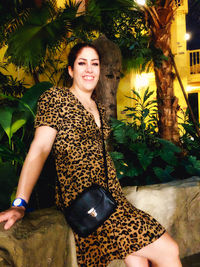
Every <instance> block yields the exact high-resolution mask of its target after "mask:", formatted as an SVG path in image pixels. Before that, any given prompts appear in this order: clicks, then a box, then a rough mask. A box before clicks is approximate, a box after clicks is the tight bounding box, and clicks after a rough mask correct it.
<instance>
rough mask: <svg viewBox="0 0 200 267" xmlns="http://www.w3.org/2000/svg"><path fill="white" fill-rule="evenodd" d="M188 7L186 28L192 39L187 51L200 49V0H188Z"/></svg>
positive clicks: (188, 42) (188, 43)
mask: <svg viewBox="0 0 200 267" xmlns="http://www.w3.org/2000/svg"><path fill="white" fill-rule="evenodd" d="M188 7H189V10H188V15H187V17H186V25H187V26H186V27H187V32H188V33H191V39H190V40H189V41H187V49H188V50H194V49H200V0H188Z"/></svg>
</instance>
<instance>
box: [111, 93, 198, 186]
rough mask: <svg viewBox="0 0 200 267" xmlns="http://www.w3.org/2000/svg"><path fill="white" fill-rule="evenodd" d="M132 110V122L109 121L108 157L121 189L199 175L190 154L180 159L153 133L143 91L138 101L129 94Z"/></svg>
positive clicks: (152, 108)
mask: <svg viewBox="0 0 200 267" xmlns="http://www.w3.org/2000/svg"><path fill="white" fill-rule="evenodd" d="M133 93H134V97H132V99H134V100H135V102H136V104H135V107H126V109H125V111H126V112H131V113H129V114H127V115H128V117H131V118H132V122H123V121H119V120H116V119H112V120H111V125H112V135H111V140H110V142H111V145H112V148H113V151H112V152H111V157H112V158H113V161H114V163H115V166H116V169H117V176H118V178H119V179H120V181H121V183H122V185H145V184H152V183H163V182H169V181H172V180H175V179H184V178H187V177H189V176H192V175H200V161H199V160H197V158H196V157H195V156H193V155H191V154H188V155H186V156H185V155H183V154H182V153H181V149H180V148H179V147H177V146H176V145H174V144H173V143H171V142H169V141H167V140H164V139H161V138H159V136H158V133H157V131H156V125H157V117H156V116H155V105H156V103H155V101H151V100H150V97H151V96H152V93H151V92H149V90H148V89H147V90H146V91H145V93H144V96H143V97H141V96H140V95H139V94H138V93H137V92H135V91H133Z"/></svg>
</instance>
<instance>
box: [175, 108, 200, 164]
mask: <svg viewBox="0 0 200 267" xmlns="http://www.w3.org/2000/svg"><path fill="white" fill-rule="evenodd" d="M179 119H180V121H181V122H180V131H181V133H182V134H181V138H180V140H181V144H182V147H183V149H184V151H185V153H188V154H189V155H192V156H194V157H196V158H197V159H199V160H200V155H199V151H200V140H199V136H198V135H197V132H196V129H195V125H194V123H193V122H192V121H191V119H190V114H189V111H188V109H187V110H186V112H183V111H182V116H180V117H179ZM198 127H200V124H198Z"/></svg>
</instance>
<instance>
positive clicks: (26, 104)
mask: <svg viewBox="0 0 200 267" xmlns="http://www.w3.org/2000/svg"><path fill="white" fill-rule="evenodd" d="M51 86H52V85H51V84H50V83H48V82H43V83H39V84H37V85H35V86H32V87H31V88H29V90H27V92H26V93H25V94H24V95H23V97H22V98H16V97H13V96H8V95H4V94H0V98H1V107H0V141H1V144H0V173H1V176H0V184H2V186H1V187H0V188H1V194H0V195H1V205H2V206H1V207H0V209H3V208H4V207H5V205H8V204H9V202H8V201H7V200H8V196H10V195H11V192H12V191H13V190H14V187H15V186H16V185H17V181H18V177H19V173H20V170H21V167H22V165H23V162H24V159H25V156H26V154H27V151H28V147H29V145H30V142H31V140H32V138H33V120H34V116H35V112H36V104H37V100H38V98H39V96H40V95H41V93H42V92H44V91H45V90H46V89H48V88H50V87H51ZM4 100H6V102H4ZM7 100H9V104H8V102H7ZM2 189H3V190H2Z"/></svg>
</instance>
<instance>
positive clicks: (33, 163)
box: [0, 126, 57, 230]
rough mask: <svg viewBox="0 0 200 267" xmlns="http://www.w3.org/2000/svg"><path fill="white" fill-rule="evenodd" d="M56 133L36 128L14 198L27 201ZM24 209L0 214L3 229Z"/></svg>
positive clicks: (22, 213)
mask: <svg viewBox="0 0 200 267" xmlns="http://www.w3.org/2000/svg"><path fill="white" fill-rule="evenodd" d="M56 134H57V131H56V130H55V129H53V128H51V127H48V126H41V127H38V128H37V129H36V131H35V136H34V139H33V141H32V143H31V146H30V149H29V152H28V154H27V156H26V159H25V161H24V165H23V168H22V171H21V175H20V179H19V183H18V188H17V193H16V197H20V198H23V199H24V200H25V201H26V202H28V201H29V198H30V196H31V193H32V190H33V187H34V186H35V184H36V182H37V180H38V177H39V175H40V172H41V170H42V168H43V166H44V163H45V161H46V159H47V157H48V155H49V153H50V151H51V149H52V146H53V143H54V140H55V137H56ZM24 212H25V208H24V207H12V208H10V209H9V210H7V211H4V212H1V213H0V222H3V221H5V222H6V223H5V225H4V229H6V230H7V229H9V228H10V227H11V226H12V225H13V224H14V223H15V222H16V221H17V220H19V219H21V218H22V217H23V216H24Z"/></svg>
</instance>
